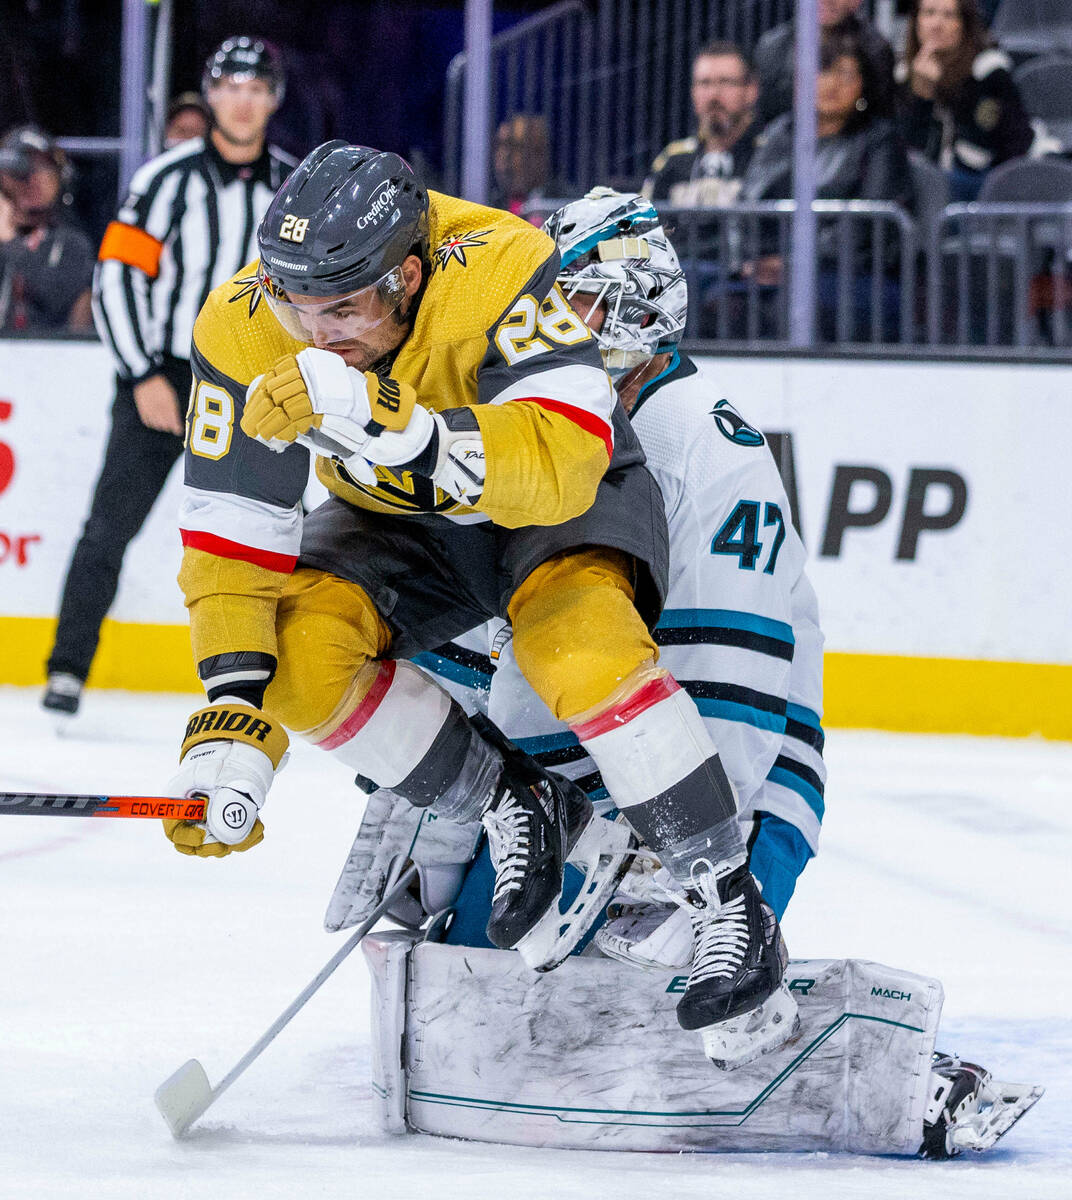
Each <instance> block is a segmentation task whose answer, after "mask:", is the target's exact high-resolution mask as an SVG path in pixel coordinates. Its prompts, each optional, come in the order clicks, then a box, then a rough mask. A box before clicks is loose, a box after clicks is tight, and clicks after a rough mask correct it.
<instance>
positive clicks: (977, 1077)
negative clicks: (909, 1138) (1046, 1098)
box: [919, 1052, 1044, 1159]
mask: <svg viewBox="0 0 1072 1200" xmlns="http://www.w3.org/2000/svg"><path fill="white" fill-rule="evenodd" d="M1043 1091H1044V1089H1043V1088H1040V1087H1031V1086H1030V1085H1029V1084H1025V1083H998V1082H997V1081H996V1080H994V1079H992V1078H991V1076H990V1072H989V1071H985V1070H983V1068H982V1067H979V1066H976V1064H975V1063H970V1062H962V1061H961V1060H960V1059H959V1058H957V1057H956V1056H955V1055H951V1054H939V1053H937V1052H936V1053H935V1054H934V1055H933V1056H932V1058H931V1092H930V1098H929V1100H928V1102H927V1108H926V1110H925V1112H924V1114H923V1145H922V1146H920V1148H919V1153H920V1157H921V1158H937V1159H943V1158H953V1157H954V1156H955V1155H957V1154H959V1153H960V1152H961V1151H962V1150H989V1149H990V1147H991V1146H993V1145H994V1143H995V1142H996V1141H997V1140H998V1138H1000V1137H1002V1136H1003V1135H1004V1134H1006V1133H1008V1131H1009V1130H1010V1129H1011V1128H1012V1127H1013V1125H1015V1124H1016V1122H1017V1121H1019V1119H1020V1118H1021V1117H1022V1116H1023V1115H1024V1113H1026V1112H1027V1110H1028V1109H1029V1108H1030V1107H1031V1106H1032V1105H1033V1104H1035V1103H1036V1101H1037V1100H1038V1099H1039V1097H1040V1096H1041V1095H1042V1093H1043Z"/></svg>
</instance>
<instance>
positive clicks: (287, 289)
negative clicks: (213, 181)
mask: <svg viewBox="0 0 1072 1200" xmlns="http://www.w3.org/2000/svg"><path fill="white" fill-rule="evenodd" d="M257 241H258V244H259V247H260V254H261V271H260V276H261V287H262V289H263V290H264V293H265V296H266V297H267V299H268V302H269V304H270V305H271V306H272V310H273V312H275V314H276V316H277V317H278V318H279V320H280V321H281V322H282V324H283V325H284V327H285V328H287V329H288V331H289V332H292V333H293V334H294V336H296V337H301V336H302V335H301V333H300V332H297V330H298V329H299V328H300V327H301V326H300V325H294V320H295V319H296V317H297V316H308V315H309V314H310V313H311V312H312V310H313V307H315V306H313V305H310V302H309V301H310V300H313V299H315V298H317V297H328V296H330V297H332V298H333V300H332V302H331V303H332V304H333V305H335V306H336V307H339V306H340V304H341V300H342V299H347V300H349V301H350V303H349V304H348V306H347V307H348V309H350V310H353V309H354V306H355V303H356V302H357V298H358V297H359V296H363V297H364V300H363V301H362V303H364V304H365V305H366V308H367V302H368V301H369V299H370V298H371V292H372V289H375V291H376V293H377V295H378V296H379V300H380V302H381V304H382V305H386V306H387V308H388V310H389V311H390V312H394V311H395V309H397V308H398V307H399V305H400V304H401V302H402V299H403V298H404V296H405V285H404V281H403V279H402V270H401V268H402V262H403V260H404V259H405V258H406V257H407V256H408V255H410V254H416V255H418V256H419V257H420V259H421V261H422V262H424V263H427V261H428V192H427V190H426V188H425V187H424V184H423V183H422V182H421V180H420V179H419V178H418V177H417V175H416V174H415V173H414V171H413V168H412V167H411V166H410V165H409V163H407V162H406V161H405V159H403V158H400V157H399V156H398V155H397V154H391V153H386V152H383V151H380V150H372V149H370V148H369V147H367V146H351V145H349V144H348V143H347V142H343V141H333V142H325V143H324V144H323V145H322V146H318V147H317V148H316V149H315V150H313V151H311V152H310V153H309V154H307V155H306V156H305V158H304V159H303V160H302V161H301V162H300V163H299V164H298V166H297V167H296V168H295V169H294V171H293V172H292V174H291V175H290V177H289V178H288V179H287V181H286V183H284V184H283V186H282V187H281V188H280V189H279V191H278V192H277V193H276V195H275V197H274V199H273V200H272V203H271V204H270V205H269V207H268V211H267V212H266V213H265V214H264V219H263V220H262V221H261V224H260V228H259V230H258V231H257ZM291 297H303V298H305V297H308V298H309V299H307V300H305V301H304V302H303V303H300V304H299V305H297V306H295V305H291V304H290V303H289V301H290V298H291ZM295 307H297V308H299V309H300V312H297V313H296V312H294V311H289V312H288V310H293V309H294V308H295ZM358 307H360V305H359V306H358ZM368 315H369V316H371V313H369V314H368ZM363 319H366V320H367V319H368V317H366V318H363ZM381 319H382V317H381ZM373 323H377V322H373ZM301 324H302V325H305V326H306V328H307V323H306V322H302V323H301ZM292 326H293V327H292ZM365 327H366V328H367V327H368V325H367V324H366V325H365ZM306 340H307V339H306ZM339 340H345V339H339Z"/></svg>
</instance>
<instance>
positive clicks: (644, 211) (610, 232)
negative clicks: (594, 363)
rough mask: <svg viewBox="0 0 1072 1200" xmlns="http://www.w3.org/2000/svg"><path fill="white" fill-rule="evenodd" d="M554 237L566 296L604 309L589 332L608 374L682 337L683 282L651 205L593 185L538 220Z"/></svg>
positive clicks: (621, 371) (685, 304)
mask: <svg viewBox="0 0 1072 1200" xmlns="http://www.w3.org/2000/svg"><path fill="white" fill-rule="evenodd" d="M543 228H544V231H545V232H546V233H548V234H550V236H551V237H553V238H554V239H555V242H556V243H557V245H558V250H559V254H560V255H561V259H562V266H561V269H560V271H559V275H558V282H559V284H560V285H561V286H562V290H563V291H564V292H565V293H566V298H567V299H569V298H570V297H571V296H574V295H576V294H577V293H578V292H581V293H584V294H586V295H589V296H593V297H595V304H593V311H594V310H595V309H596V307H597V306H598V305H599V304H603V305H604V307H605V317H604V320H603V326H602V328H601V329H600V330H598V331H593V332H594V333H595V337H596V340H597V341H598V342H599V347H600V350H601V351H602V354H603V364H604V366H605V367H606V368H607V371H608V372H609V373H610V375H611V377H612V378H617V377H620V376H621V375H623V374H624V373H625V372H626V371H629V370H632V368H633V367H636V366H639V365H640V364H641V363H643V362H646V361H647V360H648V359H650V358H652V357H653V356H654V355H656V354H662V353H664V352H666V351H669V350H672V349H673V348H674V347H675V346H676V345H677V343H678V342H679V341H680V340H681V335H682V333H683V332H684V329H685V316H686V313H687V311H688V287H687V285H686V283H685V275H684V273H683V271H682V270H681V265H680V264H679V263H678V260H677V255H676V254H675V253H674V248H673V246H671V245H670V242H669V240H668V239H667V236H666V231H665V230H664V229H663V227H662V225H661V223H660V220H659V214H658V213H657V212H656V211H655V209H654V208H653V207H652V206H651V204H650V203H649V202H648V201H647V200H645V199H644V197H643V196H639V195H637V194H636V193H632V192H616V191H614V190H613V189H612V188H605V187H598V188H594V189H593V190H592V191H590V192H589V193H588V194H587V195H586V196H585V197H584V199H582V200H575V201H574V202H573V203H572V204H567V205H565V206H564V207H563V208H560V209H558V210H557V211H556V212H553V213H552V214H551V215H550V216H549V217H548V218H547V220H546V221H545V222H544V225H543Z"/></svg>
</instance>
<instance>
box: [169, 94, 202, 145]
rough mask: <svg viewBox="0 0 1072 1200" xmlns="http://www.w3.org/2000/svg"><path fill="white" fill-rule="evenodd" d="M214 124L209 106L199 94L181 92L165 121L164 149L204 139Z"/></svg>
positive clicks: (171, 105)
mask: <svg viewBox="0 0 1072 1200" xmlns="http://www.w3.org/2000/svg"><path fill="white" fill-rule="evenodd" d="M211 123H212V114H211V113H210V112H209V108H208V105H207V104H206V103H205V102H204V100H203V99H202V98H201V97H200V96H199V95H198V94H197V92H180V93H179V94H178V95H177V96H176V97H175V98H174V99H173V100H172V101H171V103H170V104H169V105H168V107H167V117H166V119H165V121H164V149H165V150H170V149H171V148H172V146H178V145H179V144H180V143H181V142H189V141H191V140H192V139H193V138H199V137H204V136H205V134H206V133H208V128H209V125H210V124H211Z"/></svg>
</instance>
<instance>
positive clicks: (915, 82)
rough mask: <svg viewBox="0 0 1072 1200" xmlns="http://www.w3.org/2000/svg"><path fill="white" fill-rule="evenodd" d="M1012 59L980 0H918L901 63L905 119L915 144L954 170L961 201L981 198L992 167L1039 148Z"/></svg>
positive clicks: (954, 189)
mask: <svg viewBox="0 0 1072 1200" xmlns="http://www.w3.org/2000/svg"><path fill="white" fill-rule="evenodd" d="M1011 65H1012V64H1011V63H1010V61H1009V58H1008V56H1007V55H1005V54H1004V53H1003V52H1002V51H1001V50H999V49H998V48H997V47H996V46H993V45H991V44H990V39H989V36H988V34H987V31H986V28H985V27H984V25H983V22H982V18H981V17H980V15H979V10H978V8H977V7H976V3H975V0H915V3H914V4H913V5H912V11H911V13H910V15H909V25H908V39H907V44H906V46H905V56H904V58H903V59H902V61H901V62H900V63H899V64H898V66H897V78H898V83H899V91H898V120H899V123H900V127H901V132H902V133H903V135H904V137H905V140H906V141H907V142H908V144H909V145H910V146H914V147H915V148H916V149H917V150H920V151H922V152H923V153H924V154H925V155H926V156H927V157H928V158H930V159H932V160H933V161H934V162H936V163H938V164H939V166H941V167H942V169H943V170H944V171H945V172H946V173H947V174H948V176H949V183H950V194H951V196H952V198H953V199H954V200H974V199H975V198H976V196H977V195H978V194H979V189H980V187H981V186H982V182H983V177H984V176H985V174H986V172H987V171H989V170H990V168H991V167H996V166H997V165H998V164H999V163H1003V162H1005V161H1006V160H1007V159H1010V158H1015V157H1016V156H1017V155H1020V154H1026V153H1027V152H1028V150H1029V149H1030V148H1031V143H1032V142H1033V140H1034V136H1035V135H1034V130H1033V129H1032V127H1031V121H1030V119H1029V118H1028V115H1027V113H1026V112H1025V110H1024V106H1023V104H1022V103H1021V101H1020V93H1019V92H1018V91H1017V88H1016V84H1015V83H1014V82H1013V78H1012V75H1011V74H1010V69H1011Z"/></svg>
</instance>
